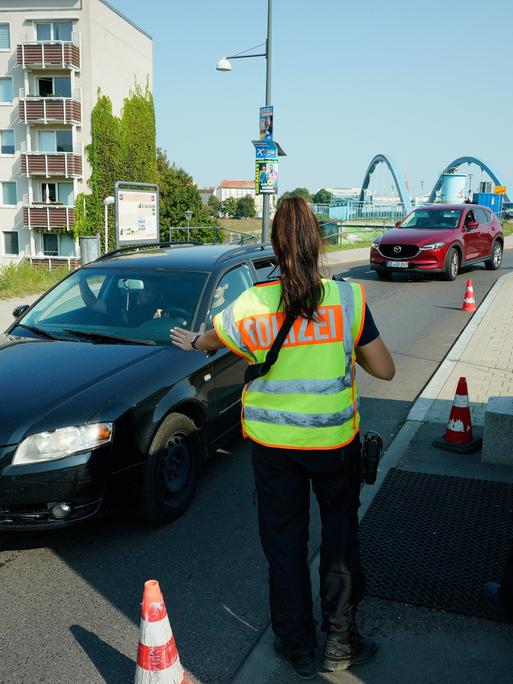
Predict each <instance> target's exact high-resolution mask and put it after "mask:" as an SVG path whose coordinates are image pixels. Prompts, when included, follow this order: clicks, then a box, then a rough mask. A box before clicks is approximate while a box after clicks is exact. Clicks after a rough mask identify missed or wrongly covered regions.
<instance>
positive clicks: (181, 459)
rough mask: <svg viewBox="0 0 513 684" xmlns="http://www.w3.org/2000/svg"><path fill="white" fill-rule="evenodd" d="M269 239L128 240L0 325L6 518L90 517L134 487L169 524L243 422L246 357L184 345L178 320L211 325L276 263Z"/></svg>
mask: <svg viewBox="0 0 513 684" xmlns="http://www.w3.org/2000/svg"><path fill="white" fill-rule="evenodd" d="M275 268H276V267H275V257H274V255H273V252H272V250H271V248H270V246H268V245H264V244H259V245H249V246H245V247H230V246H227V245H202V246H197V245H186V244H180V245H159V246H154V247H152V248H144V249H142V248H139V249H137V248H123V249H121V250H117V251H116V252H114V253H111V254H110V255H106V257H102V258H100V259H97V260H96V261H94V262H92V263H90V264H88V265H86V266H84V267H82V268H80V269H78V270H77V271H75V272H74V273H72V274H71V275H69V276H68V277H67V278H65V279H64V280H63V281H61V282H60V283H59V284H58V285H57V286H56V287H54V288H53V289H52V290H50V291H48V292H47V293H46V294H45V295H44V296H43V297H42V298H41V299H39V300H38V301H37V302H36V303H35V304H34V305H33V306H32V307H30V308H28V307H18V309H17V310H15V312H14V315H15V316H17V318H16V321H15V323H13V325H12V326H11V327H10V328H9V329H8V330H7V332H6V333H5V334H3V335H0V387H1V389H2V391H1V398H0V529H12V528H21V527H34V526H38V527H47V528H53V527H57V526H62V525H66V524H69V523H71V522H73V521H78V520H82V519H85V518H88V517H90V516H94V515H95V514H96V513H98V511H99V510H100V509H101V508H102V506H103V504H104V502H105V499H106V496H107V494H108V493H109V492H112V491H114V492H115V491H116V490H119V489H120V488H123V491H125V488H126V490H127V491H130V487H133V488H134V491H136V492H137V496H138V505H139V506H140V510H141V512H142V514H143V516H144V517H145V518H146V519H148V520H150V521H154V522H157V523H162V522H167V521H169V520H171V519H173V518H175V517H177V516H178V515H180V514H181V513H183V512H184V511H185V509H186V508H187V506H188V505H189V503H190V502H191V500H192V497H193V495H194V491H195V489H196V486H197V483H198V478H199V475H200V470H201V465H202V462H203V461H204V460H205V459H206V458H207V457H208V456H209V455H210V454H212V453H213V452H214V451H215V450H216V449H217V448H219V447H220V446H221V445H222V444H223V443H224V442H225V441H226V440H227V439H229V437H230V436H233V433H234V430H236V429H237V428H238V426H239V424H240V397H241V388H242V384H243V376H244V368H245V363H246V362H245V361H244V360H243V359H241V358H239V357H237V356H236V355H234V354H233V353H232V352H230V351H228V350H227V349H221V350H219V351H217V352H210V353H205V352H196V353H186V352H183V351H181V350H179V349H178V348H176V347H174V346H173V345H172V344H171V342H170V339H169V329H170V328H171V327H173V326H183V327H184V328H187V329H191V330H198V329H199V327H200V324H201V323H205V324H206V326H207V328H208V327H210V325H211V321H212V317H213V316H214V315H215V314H216V313H217V312H218V311H221V310H222V309H224V308H225V307H226V306H227V305H228V304H229V303H230V302H231V301H233V300H234V299H236V298H237V297H238V296H239V295H240V294H241V293H242V292H243V291H244V290H245V289H246V288H248V287H250V286H251V285H252V284H253V283H254V282H256V281H260V280H265V279H266V278H268V277H272V276H273V275H274V274H275V272H276V271H275Z"/></svg>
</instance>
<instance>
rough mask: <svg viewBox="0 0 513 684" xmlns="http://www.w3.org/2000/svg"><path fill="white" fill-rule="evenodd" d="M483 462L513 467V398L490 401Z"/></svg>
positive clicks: (494, 398)
mask: <svg viewBox="0 0 513 684" xmlns="http://www.w3.org/2000/svg"><path fill="white" fill-rule="evenodd" d="M481 461H482V462H483V463H497V464H500V465H511V466H513V397H505V396H502V397H490V398H489V399H488V405H487V407H486V414H485V421H484V434H483V450H482V452H481Z"/></svg>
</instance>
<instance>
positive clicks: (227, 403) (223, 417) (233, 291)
mask: <svg viewBox="0 0 513 684" xmlns="http://www.w3.org/2000/svg"><path fill="white" fill-rule="evenodd" d="M252 285H253V279H252V277H251V272H250V269H249V266H248V265H247V264H239V265H237V266H235V267H233V268H231V269H230V270H228V271H225V272H224V273H223V274H222V275H221V276H220V277H219V278H218V281H217V283H216V285H215V288H214V292H213V296H212V298H211V302H210V307H209V311H208V314H207V321H206V324H207V328H208V327H212V321H213V319H214V316H216V315H217V314H218V313H220V312H221V311H223V310H224V309H225V308H226V307H227V306H228V305H229V304H231V303H232V302H233V301H235V299H237V297H238V296H239V295H241V294H242V293H243V292H244V291H245V290H247V289H248V288H249V287H251V286H252ZM211 359H212V369H213V374H214V384H215V402H216V414H217V416H216V436H217V437H220V436H221V435H222V434H224V433H225V432H227V431H228V430H230V429H231V428H233V427H234V426H235V425H237V423H238V422H239V421H240V406H241V403H240V401H241V395H242V387H243V385H244V371H245V370H246V367H247V361H246V360H245V359H243V358H241V357H239V356H237V355H236V354H234V353H233V352H231V351H230V350H229V349H226V348H223V349H219V350H218V351H216V352H215V353H214V354H213V355H212V356H211Z"/></svg>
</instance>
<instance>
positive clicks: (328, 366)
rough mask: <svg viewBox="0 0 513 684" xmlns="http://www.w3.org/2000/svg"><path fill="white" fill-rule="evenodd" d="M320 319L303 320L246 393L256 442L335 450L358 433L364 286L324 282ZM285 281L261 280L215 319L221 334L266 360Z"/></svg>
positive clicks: (246, 415)
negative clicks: (356, 377)
mask: <svg viewBox="0 0 513 684" xmlns="http://www.w3.org/2000/svg"><path fill="white" fill-rule="evenodd" d="M323 284H324V288H325V293H324V297H323V300H322V303H321V305H320V306H319V307H318V317H317V320H316V321H307V320H306V319H297V320H296V321H295V323H294V326H293V327H292V328H291V331H290V333H289V335H288V336H287V339H286V340H285V342H284V344H283V346H282V348H281V350H280V354H279V357H278V360H277V362H276V364H275V365H274V366H273V367H272V368H271V370H270V371H269V373H268V374H267V375H266V376H264V377H262V378H258V379H256V380H254V381H253V382H250V383H249V384H248V385H247V386H246V387H245V390H244V393H243V416H242V422H243V429H244V432H245V434H246V435H247V436H249V437H250V438H251V439H253V440H255V441H256V442H260V443H262V444H268V445H270V446H277V447H282V448H290V449H335V448H337V447H340V446H343V445H344V444H347V443H348V442H350V441H351V440H352V439H353V438H354V436H355V435H356V433H357V432H358V428H359V423H360V416H359V412H358V404H359V401H358V392H357V388H356V384H355V381H354V362H355V355H354V347H355V344H356V342H357V340H358V338H359V336H360V334H361V329H362V327H363V318H364V311H365V295H364V291H363V288H362V287H361V286H360V285H358V284H355V283H344V282H335V281H333V280H324V281H323ZM280 294H281V285H280V283H279V282H277V283H273V284H272V285H266V287H259V286H256V287H253V288H250V289H249V290H247V291H246V292H245V293H243V294H242V295H241V296H240V297H239V298H238V299H237V300H236V301H235V302H234V303H233V304H232V305H231V306H230V307H228V309H226V310H225V311H224V312H223V313H222V314H220V315H219V316H218V317H216V319H215V327H216V330H217V332H218V334H219V336H220V337H221V339H222V340H223V341H224V342H225V344H227V346H229V347H231V348H232V349H233V350H234V351H236V352H237V353H238V354H241V355H243V356H245V357H246V358H248V360H250V361H252V362H257V363H261V362H262V361H263V360H264V359H265V355H266V353H267V351H268V349H269V347H270V346H271V344H272V342H273V340H274V338H275V336H276V334H277V332H278V330H279V327H280V325H281V323H282V321H283V319H284V314H283V312H279V311H278V306H279V300H280Z"/></svg>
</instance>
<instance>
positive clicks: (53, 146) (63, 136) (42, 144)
mask: <svg viewBox="0 0 513 684" xmlns="http://www.w3.org/2000/svg"><path fill="white" fill-rule="evenodd" d="M39 151H40V152H46V153H47V154H52V153H53V152H73V134H72V132H71V131H66V130H63V131H39Z"/></svg>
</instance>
